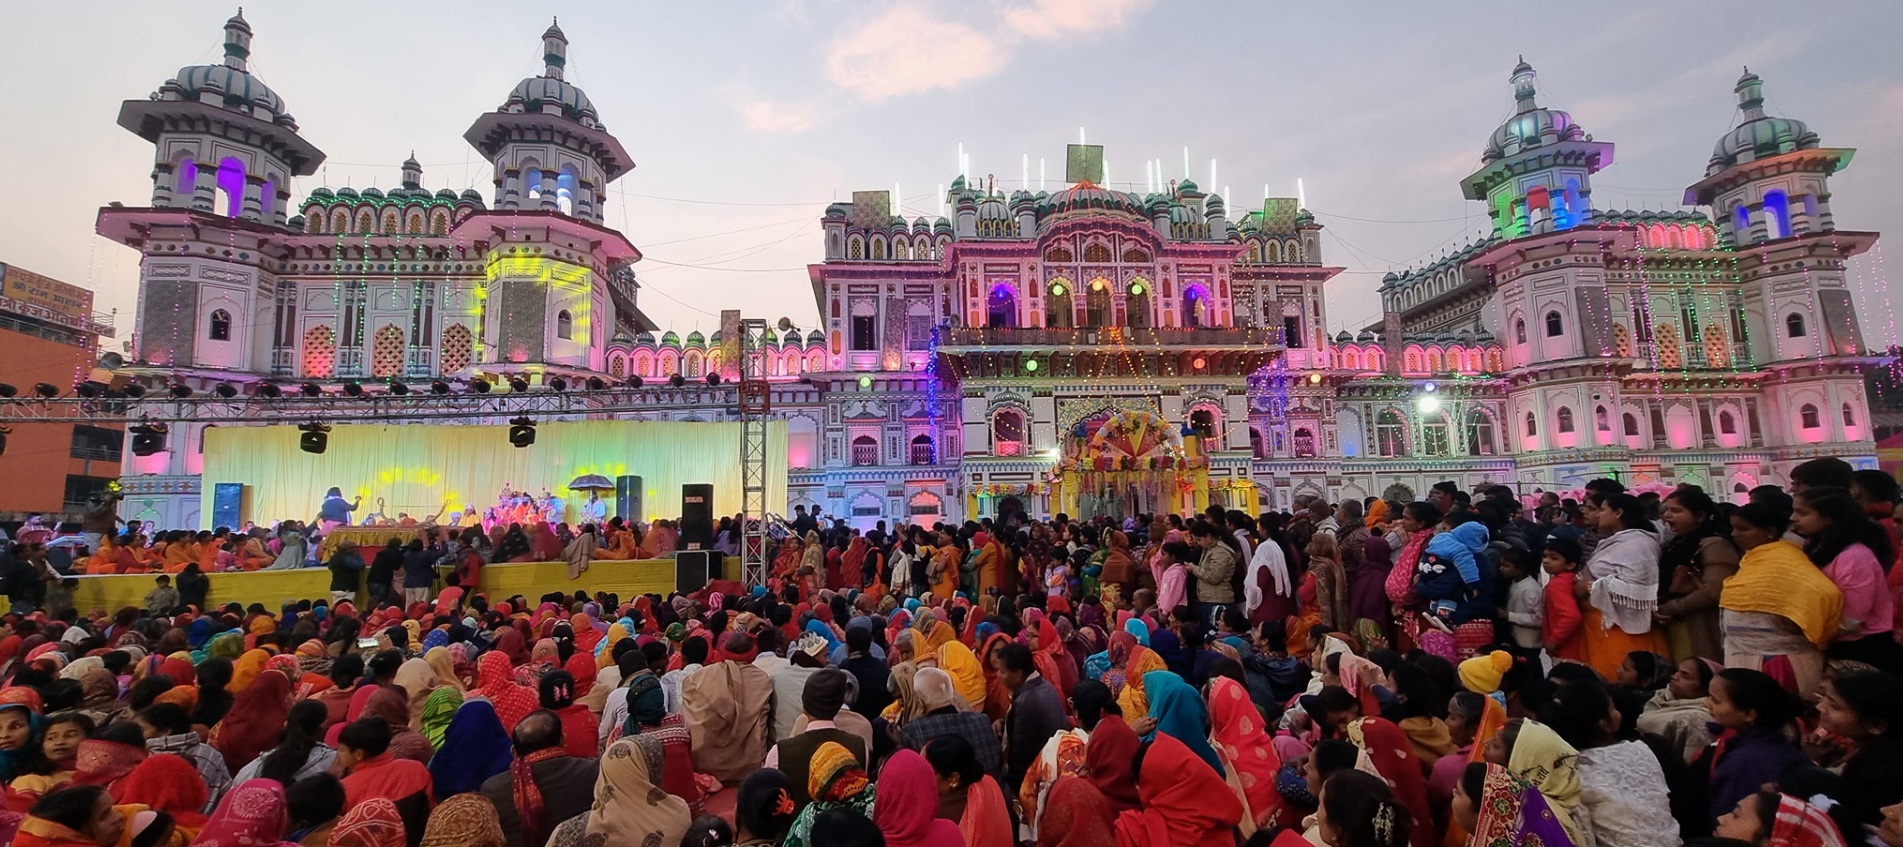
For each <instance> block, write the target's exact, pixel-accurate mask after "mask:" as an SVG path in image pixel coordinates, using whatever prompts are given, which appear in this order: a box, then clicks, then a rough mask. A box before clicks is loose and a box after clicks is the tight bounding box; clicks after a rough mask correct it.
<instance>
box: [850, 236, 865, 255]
mask: <svg viewBox="0 0 1903 847" xmlns="http://www.w3.org/2000/svg"><path fill="white" fill-rule="evenodd" d="M865 257H866V240H865V239H863V238H860V237H859V236H857V235H855V236H853V237H851V238H849V239H846V258H848V259H863V258H865Z"/></svg>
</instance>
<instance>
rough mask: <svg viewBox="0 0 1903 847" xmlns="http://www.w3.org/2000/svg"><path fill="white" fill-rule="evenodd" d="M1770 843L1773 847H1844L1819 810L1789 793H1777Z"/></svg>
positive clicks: (1835, 825) (1837, 832) (1830, 821)
mask: <svg viewBox="0 0 1903 847" xmlns="http://www.w3.org/2000/svg"><path fill="white" fill-rule="evenodd" d="M1771 843H1772V844H1775V845H1777V847H1844V837H1843V833H1842V832H1841V831H1840V830H1838V829H1837V824H1836V822H1835V821H1832V820H1831V819H1830V816H1829V815H1827V814H1825V813H1824V811H1823V810H1822V809H1819V808H1817V807H1816V806H1813V805H1811V804H1809V803H1806V802H1804V801H1803V800H1799V799H1797V798H1796V797H1792V796H1791V795H1789V794H1779V795H1778V797H1777V816H1776V819H1775V820H1773V821H1772V823H1771Z"/></svg>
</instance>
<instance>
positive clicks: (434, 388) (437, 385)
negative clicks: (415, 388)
mask: <svg viewBox="0 0 1903 847" xmlns="http://www.w3.org/2000/svg"><path fill="white" fill-rule="evenodd" d="M429 393H431V394H448V393H449V383H447V382H444V381H442V380H440V379H439V380H437V381H435V382H432V383H430V384H429Z"/></svg>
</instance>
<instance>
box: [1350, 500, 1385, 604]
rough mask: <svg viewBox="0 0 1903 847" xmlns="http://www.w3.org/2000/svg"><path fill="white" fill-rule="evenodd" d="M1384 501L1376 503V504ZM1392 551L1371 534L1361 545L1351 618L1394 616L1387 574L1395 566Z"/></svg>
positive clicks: (1382, 539) (1379, 537) (1352, 589)
mask: <svg viewBox="0 0 1903 847" xmlns="http://www.w3.org/2000/svg"><path fill="white" fill-rule="evenodd" d="M1380 502H1381V501H1379V500H1376V501H1375V503H1376V504H1377V505H1379V504H1380ZM1392 552H1393V549H1392V548H1390V547H1389V546H1388V540H1387V539H1386V538H1384V537H1382V536H1379V535H1370V536H1368V540H1367V541H1364V542H1362V546H1361V562H1360V563H1359V565H1358V566H1357V567H1356V568H1355V573H1354V576H1353V578H1352V580H1351V581H1350V582H1349V584H1348V616H1349V617H1352V618H1366V619H1368V620H1373V621H1385V620H1388V619H1389V618H1390V617H1392V612H1391V609H1392V607H1391V605H1390V601H1389V600H1388V593H1387V583H1388V571H1389V569H1391V568H1392V567H1393V563H1394V559H1393V557H1392V555H1391V554H1392Z"/></svg>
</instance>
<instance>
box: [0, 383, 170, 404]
mask: <svg viewBox="0 0 1903 847" xmlns="http://www.w3.org/2000/svg"><path fill="white" fill-rule="evenodd" d="M120 391H122V392H124V394H125V395H126V396H127V397H130V398H132V399H134V400H137V399H139V398H140V397H144V396H145V386H143V385H140V384H138V383H136V382H128V383H126V387H125V388H122V389H120ZM4 396H7V397H11V396H13V395H11V394H7V395H4Z"/></svg>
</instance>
